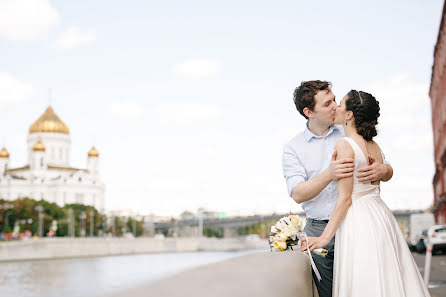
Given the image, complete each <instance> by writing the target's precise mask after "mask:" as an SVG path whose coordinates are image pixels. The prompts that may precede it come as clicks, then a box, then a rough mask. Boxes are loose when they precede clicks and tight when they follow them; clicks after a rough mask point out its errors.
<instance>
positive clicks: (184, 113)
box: [156, 103, 218, 122]
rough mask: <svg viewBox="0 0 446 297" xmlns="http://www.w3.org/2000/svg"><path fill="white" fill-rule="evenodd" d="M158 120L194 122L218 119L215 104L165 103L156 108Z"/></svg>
mask: <svg viewBox="0 0 446 297" xmlns="http://www.w3.org/2000/svg"><path fill="white" fill-rule="evenodd" d="M156 118H157V119H158V120H160V121H162V122H194V121H203V120H205V121H206V120H214V119H216V118H218V109H217V106H216V105H214V104H198V103H163V104H160V105H158V107H157V108H156Z"/></svg>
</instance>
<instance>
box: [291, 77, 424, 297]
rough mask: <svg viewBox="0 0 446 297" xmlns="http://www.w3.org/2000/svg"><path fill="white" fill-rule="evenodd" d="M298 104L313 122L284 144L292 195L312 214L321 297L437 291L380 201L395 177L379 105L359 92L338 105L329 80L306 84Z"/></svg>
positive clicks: (309, 229)
mask: <svg viewBox="0 0 446 297" xmlns="http://www.w3.org/2000/svg"><path fill="white" fill-rule="evenodd" d="M294 103H295V105H296V108H297V110H298V111H299V113H300V114H301V115H302V116H303V117H305V119H307V124H306V127H305V129H304V131H302V132H301V133H299V134H297V135H296V136H295V137H294V138H293V139H291V140H290V141H289V142H288V143H287V144H286V145H285V147H284V150H283V159H282V167H283V174H284V177H285V179H286V183H287V187H288V194H289V195H290V197H292V198H293V199H294V201H296V202H297V203H298V204H300V205H301V206H302V208H303V210H304V211H305V214H306V218H307V220H306V225H305V230H304V231H305V232H306V233H307V234H308V236H309V237H308V242H305V240H304V241H303V242H302V245H301V251H305V250H306V248H307V244H308V248H309V249H310V251H313V250H314V249H317V248H325V249H327V250H328V254H327V255H326V257H325V258H324V257H320V256H318V255H316V254H314V253H313V259H314V261H315V263H316V266H317V268H318V270H319V272H320V274H321V277H322V280H321V281H320V282H319V281H318V280H317V279H316V276H315V274H314V272H313V278H314V280H315V283H316V286H317V289H318V293H319V296H320V297H332V296H333V297H368V296H370V297H390V296H391V297H411V296H413V297H419V296H430V295H429V292H428V290H427V288H426V285H425V284H424V281H423V279H422V278H421V275H420V272H419V271H418V268H417V265H416V263H415V261H414V259H413V257H412V254H411V253H410V251H409V248H408V246H407V243H406V241H405V239H404V236H403V234H402V232H401V230H400V228H399V226H398V223H397V221H396V220H395V217H394V216H393V214H392V212H391V211H390V209H389V208H388V207H387V205H386V204H385V203H384V201H383V200H382V199H381V198H380V182H381V181H383V182H386V181H388V180H390V179H391V178H392V175H393V169H392V166H391V165H390V164H389V163H388V162H387V161H386V160H385V157H384V154H383V153H382V151H381V149H380V147H379V145H378V144H377V143H376V142H375V141H373V137H375V136H376V135H377V131H376V125H377V124H378V117H379V110H380V108H379V102H378V101H377V100H376V99H375V97H374V96H373V95H371V94H369V93H366V92H363V91H356V90H351V91H350V92H348V93H347V94H346V95H345V96H344V97H343V98H342V100H341V102H340V104H339V106H338V105H337V104H336V101H335V95H334V94H333V92H332V91H331V84H330V83H329V82H327V81H320V80H314V81H305V82H302V83H301V85H300V86H299V87H297V88H296V89H295V90H294Z"/></svg>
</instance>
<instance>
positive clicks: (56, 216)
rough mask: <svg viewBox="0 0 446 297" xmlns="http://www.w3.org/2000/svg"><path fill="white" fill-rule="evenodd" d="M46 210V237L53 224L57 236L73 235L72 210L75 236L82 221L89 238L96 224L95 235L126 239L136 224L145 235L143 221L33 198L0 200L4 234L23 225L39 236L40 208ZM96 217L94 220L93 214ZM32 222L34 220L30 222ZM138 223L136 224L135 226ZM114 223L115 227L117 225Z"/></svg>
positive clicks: (0, 218) (0, 219) (1, 224)
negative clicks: (70, 211)
mask: <svg viewBox="0 0 446 297" xmlns="http://www.w3.org/2000/svg"><path fill="white" fill-rule="evenodd" d="M38 205H41V206H42V207H43V211H42V214H43V234H44V236H46V234H48V232H49V231H50V228H51V225H52V222H53V221H57V231H56V233H55V236H69V230H68V229H69V228H68V226H69V209H71V210H72V215H73V217H74V233H75V236H80V235H81V222H83V224H84V230H85V235H86V236H89V235H90V225H91V224H92V222H93V227H94V229H93V231H94V232H93V233H94V236H99V235H101V234H104V232H105V233H112V234H113V236H122V235H123V234H124V233H125V232H132V233H133V228H134V226H135V225H136V236H141V235H142V233H143V226H142V224H143V221H142V220H136V219H134V218H120V217H114V218H106V217H105V215H104V214H101V213H99V212H98V211H97V209H96V208H94V207H92V206H87V205H83V204H67V205H64V206H63V207H60V206H58V205H57V204H56V203H50V202H47V201H44V200H39V201H37V200H33V199H29V198H22V199H16V200H13V201H10V200H4V199H0V206H1V207H0V232H1V231H3V232H5V233H9V232H11V231H12V230H13V229H14V226H15V224H16V223H20V232H23V231H24V230H30V231H31V232H32V234H33V235H37V233H38V224H39V217H38V211H37V209H36V207H37V206H38ZM83 212H84V213H85V215H86V216H85V219H84V220H81V214H82V213H83ZM92 214H93V220H92V219H91V215H92ZM29 219H32V222H30V220H29ZM134 221H135V223H134ZM113 223H114V224H113Z"/></svg>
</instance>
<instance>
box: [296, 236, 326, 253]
mask: <svg viewBox="0 0 446 297" xmlns="http://www.w3.org/2000/svg"><path fill="white" fill-rule="evenodd" d="M301 240H302V241H301V244H300V251H301V252H305V251H307V241H306V240H305V238H302V239H301ZM328 243H329V241H326V240H324V239H323V238H322V237H308V248H309V249H310V252H312V251H314V250H315V249H319V248H323V247H325V246H326V245H327V244H328Z"/></svg>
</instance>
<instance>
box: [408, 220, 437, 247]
mask: <svg viewBox="0 0 446 297" xmlns="http://www.w3.org/2000/svg"><path fill="white" fill-rule="evenodd" d="M433 225H435V218H434V215H433V214H432V213H417V214H412V215H410V221H409V236H408V238H407V244H408V245H409V248H410V249H411V250H415V251H417V252H419V253H423V252H424V250H423V246H424V245H425V244H424V239H425V236H426V234H427V230H428V229H429V228H430V227H431V226H433ZM425 231H426V233H425V234H424V235H423V232H425ZM419 248H420V249H419Z"/></svg>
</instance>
